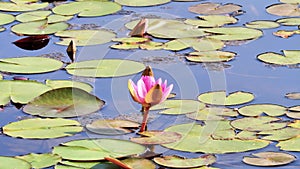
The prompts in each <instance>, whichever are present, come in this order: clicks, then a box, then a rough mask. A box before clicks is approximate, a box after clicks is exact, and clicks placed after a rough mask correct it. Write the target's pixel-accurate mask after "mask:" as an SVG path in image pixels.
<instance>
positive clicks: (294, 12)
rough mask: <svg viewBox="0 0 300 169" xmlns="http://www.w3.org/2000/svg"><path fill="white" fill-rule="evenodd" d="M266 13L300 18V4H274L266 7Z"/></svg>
mask: <svg viewBox="0 0 300 169" xmlns="http://www.w3.org/2000/svg"><path fill="white" fill-rule="evenodd" d="M266 11H267V12H268V13H270V14H273V15H277V16H300V10H299V7H298V4H285V3H280V4H273V5H270V6H268V7H266Z"/></svg>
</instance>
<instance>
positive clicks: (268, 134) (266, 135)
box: [258, 127, 300, 141]
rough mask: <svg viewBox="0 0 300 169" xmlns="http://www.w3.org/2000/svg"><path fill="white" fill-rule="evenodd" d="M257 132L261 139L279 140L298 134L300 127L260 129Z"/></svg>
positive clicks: (299, 133)
mask: <svg viewBox="0 0 300 169" xmlns="http://www.w3.org/2000/svg"><path fill="white" fill-rule="evenodd" d="M258 134H259V135H262V136H263V137H262V139H264V140H274V141H281V140H287V139H291V138H293V137H297V136H299V135H300V129H297V128H292V127H286V128H282V129H277V130H266V131H261V132H259V133H258Z"/></svg>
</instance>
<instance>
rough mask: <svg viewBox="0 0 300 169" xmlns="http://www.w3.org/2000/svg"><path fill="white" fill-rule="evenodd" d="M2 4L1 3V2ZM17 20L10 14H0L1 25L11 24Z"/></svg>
mask: <svg viewBox="0 0 300 169" xmlns="http://www.w3.org/2000/svg"><path fill="white" fill-rule="evenodd" d="M0 3H1V2H0ZM14 20H15V17H14V16H13V15H10V14H6V13H0V25H5V24H8V23H11V22H13V21H14Z"/></svg>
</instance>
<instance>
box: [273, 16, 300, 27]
mask: <svg viewBox="0 0 300 169" xmlns="http://www.w3.org/2000/svg"><path fill="white" fill-rule="evenodd" d="M276 22H278V23H280V24H281V25H284V26H298V25H300V18H290V17H289V18H282V19H278V20H276Z"/></svg>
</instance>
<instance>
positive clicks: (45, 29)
mask: <svg viewBox="0 0 300 169" xmlns="http://www.w3.org/2000/svg"><path fill="white" fill-rule="evenodd" d="M68 27H69V25H68V24H67V23H65V22H59V23H52V24H49V23H47V21H46V20H42V21H34V22H25V23H20V24H16V25H14V26H12V27H11V31H12V32H14V33H16V34H19V35H45V34H53V33H55V32H58V31H62V30H65V29H67V28H68Z"/></svg>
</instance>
